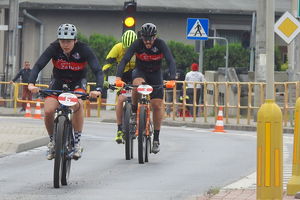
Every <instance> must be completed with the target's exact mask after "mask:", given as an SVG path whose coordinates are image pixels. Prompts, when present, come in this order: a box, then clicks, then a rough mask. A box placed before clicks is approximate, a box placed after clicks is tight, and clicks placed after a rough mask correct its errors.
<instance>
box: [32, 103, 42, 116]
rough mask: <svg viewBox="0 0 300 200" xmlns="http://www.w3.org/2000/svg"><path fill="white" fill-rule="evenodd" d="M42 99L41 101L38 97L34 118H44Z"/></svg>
mask: <svg viewBox="0 0 300 200" xmlns="http://www.w3.org/2000/svg"><path fill="white" fill-rule="evenodd" d="M40 101H41V100H40V99H37V102H36V106H35V111H34V116H33V118H34V119H42V111H41V104H40Z"/></svg>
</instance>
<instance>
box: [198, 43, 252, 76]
mask: <svg viewBox="0 0 300 200" xmlns="http://www.w3.org/2000/svg"><path fill="white" fill-rule="evenodd" d="M228 54H229V58H228V67H234V68H238V67H247V68H249V60H250V51H249V50H248V49H245V48H243V47H242V46H241V45H240V44H239V43H231V44H229V46H228ZM225 56H226V46H225V45H222V46H220V45H215V46H214V47H213V48H211V49H205V50H204V70H214V71H217V70H218V68H219V67H225V66H226V59H225Z"/></svg>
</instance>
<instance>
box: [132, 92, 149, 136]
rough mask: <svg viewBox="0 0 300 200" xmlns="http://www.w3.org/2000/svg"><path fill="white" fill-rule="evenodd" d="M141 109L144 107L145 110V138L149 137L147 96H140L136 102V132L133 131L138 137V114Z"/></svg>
mask: <svg viewBox="0 0 300 200" xmlns="http://www.w3.org/2000/svg"><path fill="white" fill-rule="evenodd" d="M141 107H145V108H146V136H149V135H150V131H149V127H150V113H151V112H150V111H151V108H150V96H149V95H144V94H142V96H141V98H140V99H139V102H138V107H137V114H136V116H137V120H136V121H137V125H136V131H135V135H136V136H138V134H139V133H138V130H139V119H140V117H139V113H140V109H141Z"/></svg>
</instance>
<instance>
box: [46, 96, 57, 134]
mask: <svg viewBox="0 0 300 200" xmlns="http://www.w3.org/2000/svg"><path fill="white" fill-rule="evenodd" d="M57 106H58V101H57V100H56V99H55V98H52V97H48V98H46V99H45V103H44V113H45V118H44V123H45V126H46V129H47V132H48V135H49V136H51V135H52V134H53V129H54V127H53V126H54V113H55V110H56V108H57Z"/></svg>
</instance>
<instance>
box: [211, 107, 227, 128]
mask: <svg viewBox="0 0 300 200" xmlns="http://www.w3.org/2000/svg"><path fill="white" fill-rule="evenodd" d="M213 132H223V133H225V132H226V131H225V130H224V123H223V107H222V106H220V107H219V112H218V117H217V122H216V126H215V130H213Z"/></svg>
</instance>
